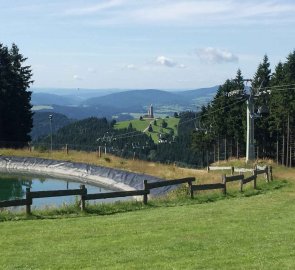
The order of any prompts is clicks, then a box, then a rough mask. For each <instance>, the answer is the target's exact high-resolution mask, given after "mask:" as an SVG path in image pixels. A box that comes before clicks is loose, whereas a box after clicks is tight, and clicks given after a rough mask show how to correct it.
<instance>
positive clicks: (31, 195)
mask: <svg viewBox="0 0 295 270" xmlns="http://www.w3.org/2000/svg"><path fill="white" fill-rule="evenodd" d="M259 174H265V175H266V179H267V181H268V182H269V181H270V180H272V168H271V166H267V167H266V168H264V169H257V168H255V170H253V175H251V176H249V177H247V178H245V177H244V175H243V174H240V175H231V176H226V175H225V174H224V175H223V176H222V183H213V184H201V185H193V184H192V183H193V182H194V181H195V178H194V177H188V178H182V179H175V180H167V181H159V182H152V183H148V181H147V180H144V182H143V185H144V189H143V190H132V191H114V192H106V193H96V194H87V189H86V187H85V185H81V186H80V189H66V190H50V191H31V190H30V188H26V198H25V199H18V200H10V201H0V208H2V207H11V206H26V213H27V214H31V206H32V204H33V199H37V198H48V197H60V196H74V195H76V196H80V202H81V204H80V207H81V210H82V211H84V210H85V202H86V201H89V200H97V199H107V198H118V197H128V196H143V203H144V204H147V203H148V194H150V190H151V189H154V188H160V187H165V186H171V185H180V184H184V183H187V184H188V187H189V191H190V196H191V198H193V197H194V192H195V191H200V190H212V189H222V190H223V194H225V195H226V186H227V183H229V182H233V181H240V191H243V185H245V184H247V183H250V182H252V181H254V188H256V179H257V175H259Z"/></svg>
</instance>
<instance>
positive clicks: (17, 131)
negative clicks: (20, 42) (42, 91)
mask: <svg viewBox="0 0 295 270" xmlns="http://www.w3.org/2000/svg"><path fill="white" fill-rule="evenodd" d="M26 60H27V58H24V57H23V55H22V54H20V52H19V49H18V47H17V46H16V45H15V44H12V46H11V48H10V49H9V48H8V47H7V46H4V45H3V44H1V43H0V146H6V147H22V146H24V145H25V144H26V143H27V142H28V141H30V136H29V133H30V131H31V128H32V123H33V120H32V115H33V113H32V111H31V108H32V106H31V104H30V101H31V92H30V91H28V88H29V87H30V85H31V84H32V82H33V81H32V80H31V78H32V70H31V67H30V66H26V65H25V61H26Z"/></svg>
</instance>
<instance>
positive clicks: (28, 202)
mask: <svg viewBox="0 0 295 270" xmlns="http://www.w3.org/2000/svg"><path fill="white" fill-rule="evenodd" d="M30 191H31V189H30V188H26V200H27V203H26V214H27V215H30V214H31V204H32V198H31V196H30Z"/></svg>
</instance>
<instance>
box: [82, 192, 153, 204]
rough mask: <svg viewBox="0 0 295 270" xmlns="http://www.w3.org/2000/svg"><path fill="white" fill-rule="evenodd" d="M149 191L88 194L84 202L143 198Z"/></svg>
mask: <svg viewBox="0 0 295 270" xmlns="http://www.w3.org/2000/svg"><path fill="white" fill-rule="evenodd" d="M149 193H150V191H149V190H131V191H115V192H106V193H97V194H87V195H85V196H84V197H83V199H84V200H86V201H88V200H99V199H109V198H119V197H129V196H141V195H145V194H149Z"/></svg>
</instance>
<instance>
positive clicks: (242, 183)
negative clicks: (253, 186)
mask: <svg viewBox="0 0 295 270" xmlns="http://www.w3.org/2000/svg"><path fill="white" fill-rule="evenodd" d="M243 185H244V177H243V178H242V179H241V180H240V192H243Z"/></svg>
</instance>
